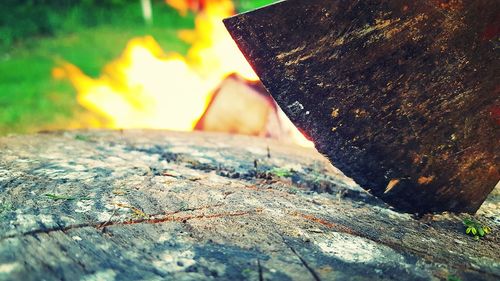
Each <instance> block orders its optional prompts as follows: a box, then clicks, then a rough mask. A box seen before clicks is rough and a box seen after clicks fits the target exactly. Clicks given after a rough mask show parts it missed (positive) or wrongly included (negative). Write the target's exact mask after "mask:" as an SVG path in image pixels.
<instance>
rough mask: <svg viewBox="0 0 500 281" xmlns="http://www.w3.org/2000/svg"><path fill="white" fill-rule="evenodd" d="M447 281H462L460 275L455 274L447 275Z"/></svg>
mask: <svg viewBox="0 0 500 281" xmlns="http://www.w3.org/2000/svg"><path fill="white" fill-rule="evenodd" d="M448 281H462V279H460V277H457V276H455V275H448Z"/></svg>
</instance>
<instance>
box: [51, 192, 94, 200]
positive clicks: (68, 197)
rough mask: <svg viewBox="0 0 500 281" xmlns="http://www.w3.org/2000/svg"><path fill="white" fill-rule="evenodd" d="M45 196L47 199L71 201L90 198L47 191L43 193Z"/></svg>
mask: <svg viewBox="0 0 500 281" xmlns="http://www.w3.org/2000/svg"><path fill="white" fill-rule="evenodd" d="M45 196H46V197H48V198H49V199H52V200H55V201H58V200H65V201H73V200H90V199H91V198H89V197H71V196H65V195H57V194H52V193H47V194H45Z"/></svg>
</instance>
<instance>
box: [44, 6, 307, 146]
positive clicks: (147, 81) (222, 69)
mask: <svg viewBox="0 0 500 281" xmlns="http://www.w3.org/2000/svg"><path fill="white" fill-rule="evenodd" d="M166 2H167V3H169V4H171V5H173V6H174V7H175V8H178V9H179V10H180V12H186V11H187V10H188V9H189V8H190V7H189V6H186V3H187V4H189V1H185V0H182V1H179V0H166ZM202 2H203V12H200V13H199V14H198V15H197V17H196V22H195V30H192V31H181V32H180V33H179V36H180V38H181V39H183V40H185V41H187V42H189V43H191V44H192V45H191V48H190V50H189V51H188V54H187V56H186V57H183V56H181V55H179V54H165V53H164V51H163V50H162V49H161V47H160V46H159V45H158V43H157V42H156V41H155V40H154V39H153V38H152V37H151V36H146V37H140V38H134V39H132V40H130V41H129V42H128V44H127V46H126V48H125V50H124V51H123V53H122V55H121V56H120V57H119V58H118V59H116V60H114V61H112V62H110V63H109V64H108V65H106V66H105V68H104V70H103V72H102V74H101V76H100V77H99V78H97V79H93V78H91V77H89V76H87V75H85V74H84V73H83V72H82V71H81V70H80V69H79V68H78V67H76V66H75V65H72V64H70V63H63V64H62V65H61V66H60V67H56V68H54V69H53V71H52V75H53V77H54V78H58V79H62V78H67V79H69V80H70V81H71V83H72V85H73V86H74V87H75V88H76V90H77V93H78V94H77V99H78V102H79V103H80V104H81V105H82V106H83V107H84V108H86V109H87V110H89V111H91V112H94V113H97V114H98V115H101V116H104V117H106V119H107V120H108V121H107V123H106V124H103V126H104V127H108V128H155V129H170V130H178V131H191V130H193V128H194V126H195V125H196V123H197V121H198V120H199V119H200V117H201V116H202V114H203V112H204V111H205V109H206V107H207V105H208V103H209V101H210V98H211V93H212V92H213V91H214V89H215V88H216V87H217V86H218V85H219V84H220V83H221V81H223V79H224V78H225V77H226V76H228V75H229V74H231V73H238V74H239V75H240V76H242V77H244V78H246V79H247V80H254V81H255V80H258V77H257V75H256V74H255V73H254V71H253V70H252V69H251V67H250V65H249V64H248V62H247V61H246V60H245V58H244V57H243V55H242V54H241V52H240V51H239V50H238V48H237V46H236V44H235V43H234V41H233V40H232V39H231V36H230V35H229V33H228V32H227V30H226V29H225V27H224V25H223V24H222V19H224V18H226V17H228V16H231V15H232V14H233V13H234V6H233V4H232V2H231V1H230V0H211V1H210V0H205V1H202ZM197 3H198V2H197ZM183 5H185V6H183ZM283 116H284V115H283ZM285 119H286V120H287V122H288V123H286V124H288V126H291V127H292V128H293V129H294V133H293V135H292V138H293V139H294V142H296V143H299V144H302V145H306V146H311V142H309V141H307V140H306V139H305V137H304V136H303V135H302V134H300V132H298V130H297V129H296V128H295V127H294V126H293V125H292V124H291V123H290V121H288V119H287V118H286V116H285Z"/></svg>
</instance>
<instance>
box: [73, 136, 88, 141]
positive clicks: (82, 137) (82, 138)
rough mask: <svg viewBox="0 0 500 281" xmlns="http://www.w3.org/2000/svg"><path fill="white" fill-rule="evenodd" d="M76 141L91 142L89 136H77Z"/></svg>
mask: <svg viewBox="0 0 500 281" xmlns="http://www.w3.org/2000/svg"><path fill="white" fill-rule="evenodd" d="M75 140H79V141H88V140H89V137H88V136H84V135H76V136H75Z"/></svg>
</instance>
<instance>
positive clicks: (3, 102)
mask: <svg viewBox="0 0 500 281" xmlns="http://www.w3.org/2000/svg"><path fill="white" fill-rule="evenodd" d="M269 2H272V1H270V0H255V1H251V0H248V1H245V0H240V1H239V2H238V3H239V4H238V7H239V9H240V11H241V10H249V9H252V8H255V7H257V6H262V5H265V4H268V3H269ZM137 3H139V1H133V2H130V4H127V5H129V6H124V7H122V8H120V9H118V10H116V11H115V10H110V11H111V12H109V11H108V13H107V14H104V13H103V12H102V11H101V12H99V9H96V11H94V12H95V13H96V14H93V16H92V17H89V16H88V13H89V10H85V9H82V8H78V7H77V8H74V9H71V10H70V11H69V12H68V13H64V15H62V13H59V14H57V12H54V14H53V15H49V18H50V21H52V22H51V23H50V24H52V25H57V26H61V29H60V30H58V31H54V32H52V33H53V34H52V35H34V36H29V37H26V38H23V39H22V40H17V41H12V42H7V43H6V42H3V44H0V135H5V134H9V133H31V132H36V131H39V130H43V129H54V128H65V127H66V125H67V124H69V123H70V122H71V121H72V120H75V119H77V118H78V117H77V116H79V114H85V110H84V109H83V108H82V107H80V106H79V105H78V103H77V101H76V98H75V97H76V93H75V90H74V89H73V87H72V86H71V85H70V83H69V82H68V81H66V80H63V81H57V80H54V79H52V77H51V70H52V68H53V67H54V66H56V65H57V64H58V62H60V61H68V62H70V63H72V64H74V65H76V66H78V67H79V68H80V69H81V70H82V71H83V72H84V73H85V74H87V75H89V76H92V77H97V76H99V74H100V72H101V70H102V68H103V66H104V65H106V63H108V62H109V61H111V60H113V59H114V58H116V57H118V56H119V54H120V53H121V52H122V51H123V49H124V48H125V45H126V43H127V41H128V40H130V39H131V38H133V37H137V36H144V35H152V36H153V37H154V38H155V39H156V40H157V41H158V43H159V44H160V46H161V47H162V48H163V50H165V51H166V52H169V51H173V52H178V53H181V54H185V53H186V52H187V50H188V48H189V46H188V45H187V44H185V43H184V42H182V41H181V40H179V39H178V38H177V31H178V30H180V29H192V28H193V27H194V20H193V18H194V17H193V15H189V16H188V17H186V18H183V17H181V16H179V15H178V14H177V12H176V11H174V10H173V9H171V8H169V7H168V6H166V5H164V4H163V2H162V1H157V2H154V3H155V6H154V8H153V11H154V25H153V26H151V27H147V26H146V25H145V24H144V23H143V22H142V18H141V16H140V9H138V6H137V5H138V4H137ZM3 30H4V31H5V30H7V29H5V28H4V29H3ZM19 30H21V31H22V30H23V29H19ZM0 31H2V30H0ZM21 31H16V28H11V31H8V32H10V33H16V32H18V33H20V32H21ZM0 33H1V32H0ZM0 35H1V34H0ZM0 37H1V36H0ZM13 38H14V37H13Z"/></svg>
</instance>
